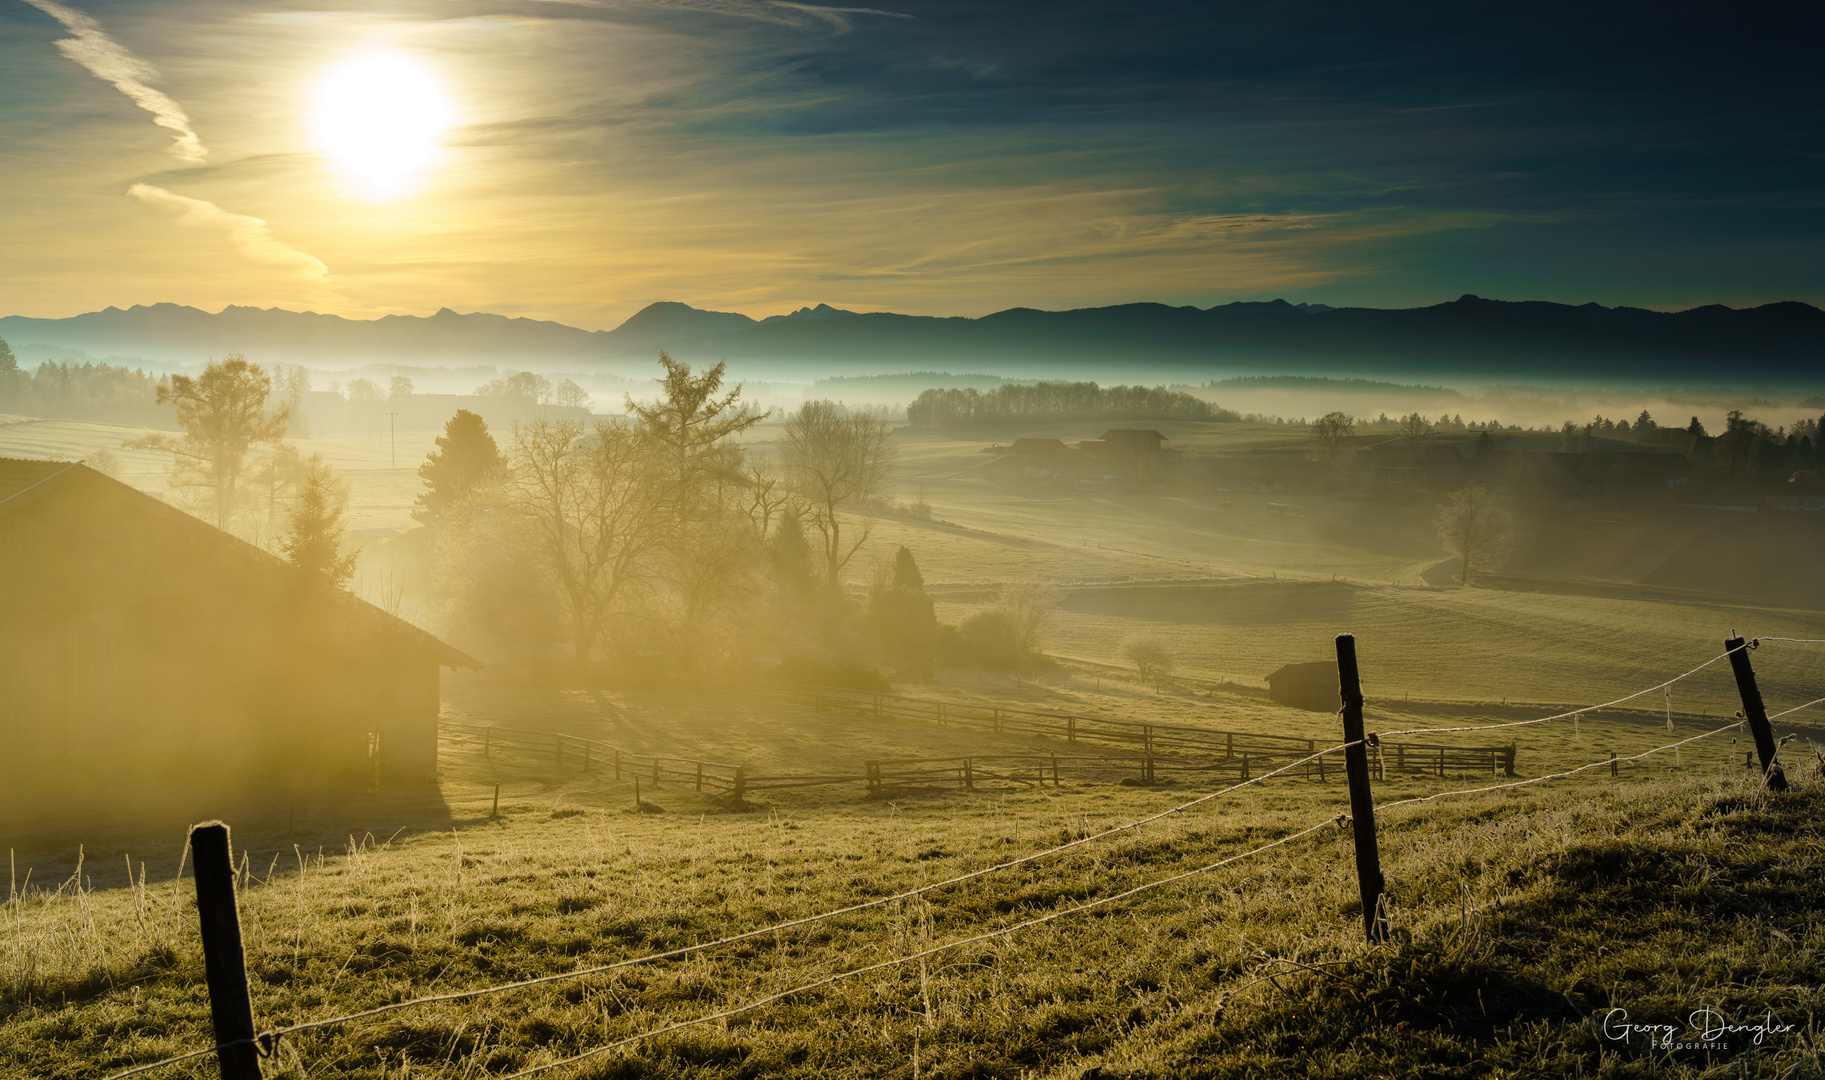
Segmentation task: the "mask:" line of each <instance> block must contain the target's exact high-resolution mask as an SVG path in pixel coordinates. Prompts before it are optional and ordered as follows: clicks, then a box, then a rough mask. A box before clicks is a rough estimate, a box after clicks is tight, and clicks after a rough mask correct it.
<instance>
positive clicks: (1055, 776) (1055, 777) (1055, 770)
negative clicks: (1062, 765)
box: [1052, 754, 1058, 787]
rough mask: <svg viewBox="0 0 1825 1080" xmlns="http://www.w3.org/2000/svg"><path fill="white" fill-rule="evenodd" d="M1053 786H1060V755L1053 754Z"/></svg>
mask: <svg viewBox="0 0 1825 1080" xmlns="http://www.w3.org/2000/svg"><path fill="white" fill-rule="evenodd" d="M1052 786H1053V787H1057V786H1058V755H1057V754H1053V755H1052Z"/></svg>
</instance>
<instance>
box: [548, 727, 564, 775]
mask: <svg viewBox="0 0 1825 1080" xmlns="http://www.w3.org/2000/svg"><path fill="white" fill-rule="evenodd" d="M551 741H552V743H553V745H555V746H556V747H557V749H558V767H559V768H563V767H564V736H562V735H553V736H552V737H551Z"/></svg>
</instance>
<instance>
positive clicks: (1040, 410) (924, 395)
mask: <svg viewBox="0 0 1825 1080" xmlns="http://www.w3.org/2000/svg"><path fill="white" fill-rule="evenodd" d="M906 419H907V421H908V422H909V423H911V424H912V425H913V426H915V427H927V428H956V427H970V426H975V425H986V424H995V423H1001V422H1005V421H1012V420H1018V421H1022V422H1033V421H1041V420H1044V421H1052V420H1205V421H1221V422H1229V423H1234V422H1239V421H1240V420H1241V419H1242V417H1241V415H1240V414H1238V413H1236V412H1233V411H1231V410H1229V409H1223V408H1219V407H1217V406H1215V405H1212V404H1211V403H1210V402H1208V401H1204V400H1202V399H1200V398H1196V397H1193V396H1192V395H1190V394H1188V393H1185V392H1184V391H1182V390H1169V389H1167V388H1166V387H1164V386H1098V385H1097V384H1096V383H1093V382H1040V383H1032V384H1025V385H1023V384H1015V383H1008V384H1006V385H1003V386H997V387H995V388H994V389H993V390H988V391H983V390H977V389H975V388H973V387H971V388H967V389H956V388H949V389H939V388H934V389H930V390H925V391H922V392H921V393H920V394H919V396H918V397H917V398H915V399H913V402H912V404H910V405H908V406H907V407H906Z"/></svg>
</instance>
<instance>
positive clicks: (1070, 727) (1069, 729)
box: [1065, 716, 1077, 743]
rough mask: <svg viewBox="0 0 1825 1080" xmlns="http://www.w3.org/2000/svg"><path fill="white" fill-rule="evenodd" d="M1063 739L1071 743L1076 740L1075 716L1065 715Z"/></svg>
mask: <svg viewBox="0 0 1825 1080" xmlns="http://www.w3.org/2000/svg"><path fill="white" fill-rule="evenodd" d="M1065 741H1066V742H1073V743H1074V742H1076V741H1077V717H1075V716H1067V717H1065Z"/></svg>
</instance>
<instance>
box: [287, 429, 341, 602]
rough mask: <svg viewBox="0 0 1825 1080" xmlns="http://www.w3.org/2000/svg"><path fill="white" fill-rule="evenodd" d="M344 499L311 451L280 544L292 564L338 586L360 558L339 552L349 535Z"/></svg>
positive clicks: (316, 456) (334, 586) (337, 486)
mask: <svg viewBox="0 0 1825 1080" xmlns="http://www.w3.org/2000/svg"><path fill="white" fill-rule="evenodd" d="M347 502H348V495H347V493H346V492H345V491H344V490H343V488H342V485H341V484H339V483H337V482H336V478H335V474H333V473H332V472H331V471H330V467H329V466H328V465H325V464H324V463H323V458H322V457H320V456H319V455H316V454H312V455H311V457H310V461H309V462H307V463H306V464H305V466H304V478H303V481H302V482H301V483H300V484H299V486H298V498H297V501H296V502H295V503H293V504H292V510H291V520H290V527H289V529H288V530H287V532H286V534H285V539H284V540H283V541H281V542H280V545H279V547H280V550H282V551H284V552H285V557H286V558H287V559H290V560H291V563H292V565H293V566H296V567H297V568H298V569H300V570H303V571H304V572H305V573H307V574H310V575H312V576H314V577H316V578H318V579H320V580H322V581H323V582H324V583H326V584H328V585H329V586H331V587H332V588H337V589H340V588H343V587H345V586H347V585H348V581H349V578H351V577H353V576H354V574H355V563H356V562H357V561H358V560H359V559H360V558H361V556H360V553H359V552H354V551H351V552H348V553H347V554H344V553H343V551H342V546H343V543H344V542H345V541H346V540H347V538H348V526H347V523H346V522H344V521H343V519H342V513H343V508H344V507H345V506H346V505H347Z"/></svg>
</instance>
